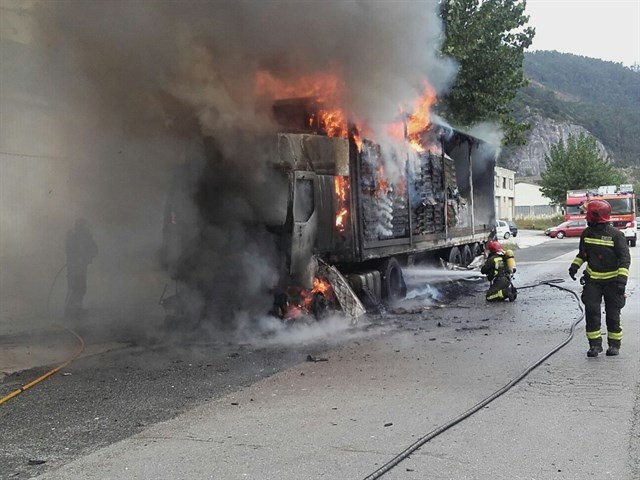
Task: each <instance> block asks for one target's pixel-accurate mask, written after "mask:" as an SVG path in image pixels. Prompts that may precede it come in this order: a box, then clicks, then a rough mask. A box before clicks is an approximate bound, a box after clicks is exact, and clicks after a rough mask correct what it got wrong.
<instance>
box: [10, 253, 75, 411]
mask: <svg viewBox="0 0 640 480" xmlns="http://www.w3.org/2000/svg"><path fill="white" fill-rule="evenodd" d="M66 266H67V265H66V264H65V265H63V266H62V267H61V268H60V270H58V273H56V276H55V277H54V278H53V282H52V283H51V288H50V289H49V295H48V297H47V312H49V304H50V303H51V293H52V292H53V287H54V286H55V284H56V281H57V280H58V277H59V276H60V274H61V273H62V271H63V270H64V268H65V267H66ZM54 324H55V325H57V326H59V327H61V328H63V329H65V330H66V331H67V332H69V333H70V334H71V335H73V336H74V337H75V338H76V340H77V341H78V348H77V350H76V351H75V352H74V353H73V355H71V356H70V357H69V358H68V359H67V360H65V361H64V362H63V363H61V364H60V365H58V366H57V367H55V368H52V369H51V370H48V371H47V372H45V373H44V374H42V375H40V376H39V377H38V378H36V379H35V380H32V381H31V382H29V383H27V384H25V385H23V386H21V387H20V388H18V389H17V390H14V391H13V392H11V393H9V394H8V395H5V396H4V397H2V398H0V405H2V404H4V403H6V402H8V401H9V400H11V399H12V398H14V397H17V396H18V395H20V394H21V393H22V392H24V391H26V390H29V389H30V388H31V387H35V386H36V385H37V384H39V383H40V382H42V381H44V380H46V379H47V378H49V377H51V376H53V375H55V374H56V373H58V372H59V371H60V370H62V369H64V368H65V367H67V366H68V365H69V364H70V363H71V362H73V361H74V360H75V359H76V358H78V357H79V356H80V355H81V354H82V352H83V351H84V347H85V345H84V340H83V339H82V337H81V336H80V335H78V334H77V333H76V332H74V331H73V330H71V329H70V328H69V327H66V326H65V325H61V324H59V323H55V322H54Z"/></svg>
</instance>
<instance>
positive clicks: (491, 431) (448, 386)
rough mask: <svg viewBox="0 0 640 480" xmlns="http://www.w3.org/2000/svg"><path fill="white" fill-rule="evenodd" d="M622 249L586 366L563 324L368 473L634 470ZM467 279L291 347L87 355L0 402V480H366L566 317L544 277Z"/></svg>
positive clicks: (556, 273)
mask: <svg viewBox="0 0 640 480" xmlns="http://www.w3.org/2000/svg"><path fill="white" fill-rule="evenodd" d="M576 247H577V242H573V241H569V242H567V243H558V242H554V241H550V242H546V243H543V244H542V245H538V246H532V247H530V248H527V249H526V250H519V251H518V252H516V254H517V258H518V261H519V267H518V270H519V272H518V275H517V280H516V281H517V283H519V284H520V285H525V284H530V283H534V282H536V281H540V280H544V279H548V278H550V277H562V278H566V270H567V268H568V264H569V263H570V261H571V258H572V256H573V251H574V250H575V248H576ZM632 252H633V254H634V266H633V267H632V270H631V271H632V275H631V276H632V280H631V282H630V289H629V290H630V293H631V295H632V296H631V297H630V299H629V301H628V306H627V308H626V309H625V311H624V318H625V320H626V323H627V325H625V340H624V347H623V354H622V355H621V356H620V357H619V358H614V359H611V358H606V357H601V358H598V359H593V360H587V359H586V358H585V356H584V353H585V350H586V341H585V340H584V338H583V337H584V329H583V328H579V329H578V333H577V338H576V339H574V341H573V342H571V343H570V344H569V346H568V347H566V348H565V349H564V350H562V351H561V352H559V353H558V354H556V355H555V356H553V357H552V358H551V359H549V360H548V361H546V362H545V364H544V365H543V366H542V367H540V368H539V369H538V370H536V371H535V372H534V373H533V374H532V375H530V376H529V377H528V378H527V379H526V380H525V381H524V382H522V383H521V384H519V385H518V386H516V387H515V388H514V389H513V390H512V391H510V392H508V393H507V394H506V395H505V396H504V397H502V398H500V399H499V400H497V401H496V402H495V403H493V404H491V405H490V406H489V407H487V408H486V409H484V410H483V411H482V412H479V413H478V414H476V415H475V416H474V417H472V418H471V419H468V420H466V421H465V422H463V423H462V424H460V425H458V426H456V427H454V429H452V430H450V431H448V432H446V433H445V434H443V435H442V436H440V437H438V438H437V439H435V440H433V441H432V442H430V443H429V444H427V445H426V446H424V447H423V448H422V449H421V450H420V451H418V452H416V453H415V454H414V455H412V457H411V458H410V459H409V460H407V461H405V462H404V463H402V464H401V465H400V466H398V467H397V468H396V469H395V470H394V471H392V472H391V473H389V474H388V475H387V476H385V477H384V478H392V479H393V478H398V479H401V478H402V479H424V478H455V479H466V478H468V479H476V478H485V477H489V476H491V477H494V478H499V479H520V478H522V479H524V478H527V479H531V478H536V479H547V478H563V479H573V478H575V479H583V478H590V477H592V476H593V477H594V478H595V477H599V478H617V479H629V480H631V479H635V478H638V473H639V472H640V467H639V465H638V460H637V459H638V458H639V457H640V455H638V453H640V452H638V448H639V446H640V445H639V443H638V438H640V403H638V398H639V395H640V391H639V389H638V385H639V384H640V383H639V375H640V374H639V373H638V372H639V371H640V369H639V368H638V367H639V366H640V341H639V338H640V334H639V331H638V324H637V320H635V321H634V320H632V318H633V315H632V314H631V312H632V311H634V310H635V311H636V312H637V310H638V267H637V262H638V256H637V254H636V253H635V251H634V250H632ZM559 256H561V257H559ZM558 257H559V258H558ZM469 286H470V288H469V290H466V288H465V289H459V290H455V289H453V290H451V291H452V292H454V293H455V294H456V295H455V297H456V298H454V299H453V301H451V302H449V303H448V305H447V306H441V305H443V304H444V303H442V302H438V301H434V302H431V303H430V304H429V305H426V306H425V308H423V309H422V310H421V311H419V313H401V314H390V315H388V316H386V317H385V318H376V317H374V318H372V319H371V321H370V323H368V324H366V325H365V324H362V325H360V326H359V327H358V328H357V329H348V330H341V331H336V332H334V334H333V337H334V338H333V339H329V340H318V338H322V336H321V335H320V336H316V337H313V340H312V341H306V342H305V341H302V342H299V343H298V345H297V346H290V345H289V346H281V345H262V346H260V347H256V346H255V345H228V344H225V343H221V342H213V343H209V344H198V342H192V343H191V344H189V345H187V344H185V343H184V342H181V343H174V344H167V343H163V342H159V343H157V344H155V345H151V344H139V345H137V346H133V345H132V346H129V347H128V348H126V349H121V350H118V351H112V352H107V353H103V354H99V355H94V356H90V357H87V358H85V359H83V360H81V361H79V362H77V363H74V364H73V365H72V366H71V367H70V368H68V369H67V370H65V372H67V373H71V375H67V376H61V375H58V376H56V377H53V378H51V379H50V380H48V381H46V382H45V383H43V384H41V385H39V386H37V387H36V388H34V389H33V390H30V391H29V392H26V393H25V394H23V395H21V396H20V397H18V398H16V399H14V400H12V401H11V402H10V403H8V404H6V405H3V406H1V407H0V423H1V424H2V425H3V448H2V457H1V459H0V464H1V465H2V467H1V470H0V477H2V478H27V477H31V476H37V475H39V474H41V473H43V474H44V477H43V478H60V479H62V478H64V479H72V478H83V479H84V478H216V479H234V478H255V479H263V478H279V479H288V478H291V479H300V478H336V479H344V478H364V477H365V476H366V475H367V474H368V473H370V472H371V471H373V470H375V468H377V467H378V466H380V465H381V464H382V463H384V462H385V461H387V460H389V459H390V458H391V457H392V456H393V454H394V453H397V452H399V451H400V450H402V449H403V448H404V447H406V446H407V445H409V444H410V443H411V442H413V441H414V440H415V439H416V438H418V437H419V436H420V435H423V434H425V433H426V432H428V431H430V430H431V429H433V428H434V427H436V426H437V425H440V424H442V423H443V422H445V421H447V420H449V419H450V418H452V417H453V416H455V415H457V414H459V413H460V412H462V411H464V410H466V409H467V408H469V407H470V406H471V405H473V404H474V403H475V402H477V401H479V400H481V399H482V398H484V397H485V396H487V395H488V394H490V393H491V392H493V391H494V390H495V389H497V388H499V387H500V386H502V385H504V384H505V383H506V382H508V381H509V380H510V379H511V378H512V377H513V376H514V375H516V374H517V373H519V372H520V371H522V369H523V368H525V367H526V366H527V365H528V364H530V363H531V362H532V361H533V360H535V359H537V358H539V357H540V355H541V354H542V353H544V352H546V351H547V350H548V349H549V348H550V347H552V346H554V345H556V344H557V343H559V342H560V341H561V340H562V339H563V338H565V336H566V334H567V328H568V325H569V324H570V323H571V321H573V319H574V318H575V316H576V314H577V305H576V303H575V301H574V300H573V299H572V297H570V295H568V294H566V293H564V292H561V291H558V290H555V289H551V288H550V287H540V288H536V289H532V290H525V291H523V292H521V294H520V296H519V298H518V300H517V301H516V302H515V303H508V302H506V303H504V304H497V305H486V304H485V303H484V300H483V297H482V290H483V288H484V284H483V283H481V282H476V283H471V284H469ZM568 286H570V287H574V288H578V286H577V285H576V284H575V283H573V282H570V281H569V283H568ZM309 354H312V355H313V356H319V357H323V358H326V359H327V361H326V362H318V363H315V362H306V361H305V359H306V357H307V355H309ZM37 373H38V371H37V370H33V371H29V372H22V373H21V374H20V376H19V377H18V376H10V377H8V379H9V380H10V382H15V383H14V385H15V384H18V383H20V381H22V380H23V379H24V378H31V377H33V376H34V375H36V374H37ZM5 380H7V379H5ZM10 382H9V383H3V384H2V385H1V388H2V392H5V391H6V390H7V389H10V388H11V387H12V385H10ZM29 460H44V461H46V463H44V464H41V465H29Z"/></svg>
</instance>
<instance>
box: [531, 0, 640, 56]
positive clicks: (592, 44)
mask: <svg viewBox="0 0 640 480" xmlns="http://www.w3.org/2000/svg"><path fill="white" fill-rule="evenodd" d="M526 12H527V14H528V15H529V16H530V20H529V25H531V26H533V27H535V28H536V36H535V38H534V39H533V45H532V46H531V48H529V50H557V51H559V52H564V53H574V54H576V55H584V56H586V57H593V58H600V59H603V60H609V61H613V62H621V63H623V64H624V65H627V66H631V65H633V64H634V63H638V64H640V0H528V1H527V9H526Z"/></svg>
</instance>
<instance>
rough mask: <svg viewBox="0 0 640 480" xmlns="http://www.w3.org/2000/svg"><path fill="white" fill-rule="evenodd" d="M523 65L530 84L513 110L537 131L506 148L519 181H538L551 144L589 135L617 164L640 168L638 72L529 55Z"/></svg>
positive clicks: (508, 161)
mask: <svg viewBox="0 0 640 480" xmlns="http://www.w3.org/2000/svg"><path fill="white" fill-rule="evenodd" d="M524 66H525V73H526V75H527V77H528V78H529V79H530V84H529V86H528V87H526V88H524V89H522V90H521V91H520V93H519V94H518V96H517V98H516V100H515V101H514V110H515V113H516V116H517V117H518V118H519V119H520V120H523V121H527V122H529V123H530V124H531V126H532V127H531V130H530V131H529V141H528V144H527V145H524V146H523V147H519V148H511V149H506V150H505V151H504V152H503V155H502V157H501V159H500V163H501V164H503V165H505V166H507V167H509V168H512V169H514V170H516V171H517V172H518V174H519V175H520V176H538V175H539V174H540V172H542V171H544V168H545V165H544V157H545V154H546V153H548V152H549V147H550V145H552V144H553V143H555V142H557V141H558V140H559V139H560V138H566V137H567V136H568V135H569V134H579V133H581V132H585V131H586V132H589V133H591V134H592V135H594V136H595V137H596V139H597V140H598V141H599V142H600V145H601V147H602V149H603V152H606V154H607V156H608V157H609V158H610V159H611V161H613V162H614V163H615V164H616V165H618V166H620V167H638V166H640V72H639V71H634V70H632V69H630V68H627V67H624V66H622V65H621V64H617V63H613V62H605V61H602V60H597V59H593V58H587V57H580V56H577V55H571V54H564V53H558V52H533V53H527V54H526V56H525V64H524Z"/></svg>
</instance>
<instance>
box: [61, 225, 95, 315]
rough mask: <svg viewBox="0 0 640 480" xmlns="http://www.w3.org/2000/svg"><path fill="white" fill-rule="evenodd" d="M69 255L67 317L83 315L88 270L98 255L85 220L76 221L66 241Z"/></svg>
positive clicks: (66, 251)
mask: <svg viewBox="0 0 640 480" xmlns="http://www.w3.org/2000/svg"><path fill="white" fill-rule="evenodd" d="M65 253H66V255H67V285H68V292H67V300H66V302H65V312H66V313H67V315H77V314H80V313H82V311H83V308H82V299H83V298H84V295H85V293H86V292H87V268H88V266H89V264H90V263H91V262H92V261H93V259H94V257H95V256H96V255H97V254H98V246H97V245H96V243H95V242H94V241H93V236H92V235H91V230H90V229H89V224H88V223H87V221H86V220H85V219H84V218H79V219H78V220H76V223H75V225H74V227H73V228H72V229H71V230H69V231H68V232H67V236H66V239H65Z"/></svg>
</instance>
